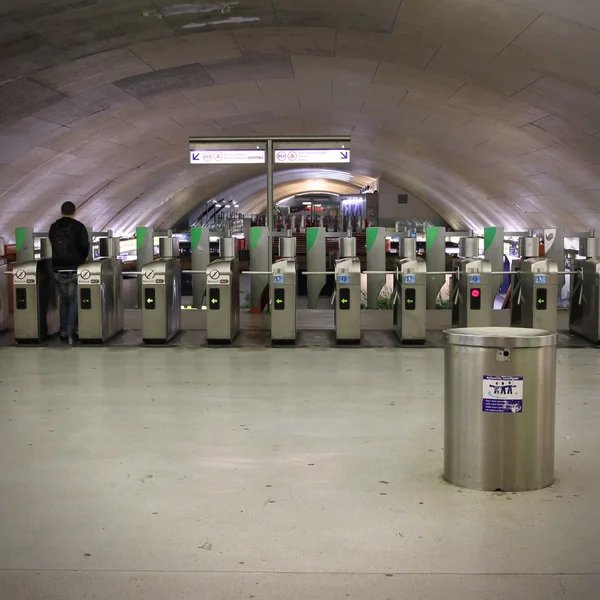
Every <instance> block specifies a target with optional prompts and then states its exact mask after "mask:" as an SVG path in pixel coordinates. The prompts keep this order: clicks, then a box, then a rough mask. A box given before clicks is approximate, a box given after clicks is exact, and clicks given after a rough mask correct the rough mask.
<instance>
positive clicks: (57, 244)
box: [52, 226, 80, 264]
mask: <svg viewBox="0 0 600 600" xmlns="http://www.w3.org/2000/svg"><path fill="white" fill-rule="evenodd" d="M52 257H53V258H55V259H56V260H57V261H59V262H62V263H73V264H78V263H79V258H80V257H79V252H78V250H77V241H76V238H75V232H74V231H73V229H72V227H69V226H67V227H61V228H60V229H58V228H57V230H56V232H55V234H54V239H53V240H52Z"/></svg>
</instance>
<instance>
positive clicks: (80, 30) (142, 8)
mask: <svg viewBox="0 0 600 600" xmlns="http://www.w3.org/2000/svg"><path fill="white" fill-rule="evenodd" d="M152 8H153V5H152V2H151V0H126V1H124V0H102V2H88V1H84V2H81V1H76V0H62V1H59V2H45V3H44V4H41V5H39V6H35V7H31V8H29V9H25V10H20V11H18V12H17V13H16V16H17V18H18V20H19V21H20V22H21V23H23V24H24V25H25V26H26V27H27V28H28V29H30V30H31V31H34V32H36V33H38V34H39V35H40V36H42V37H43V38H44V39H46V40H47V41H48V42H49V43H50V44H51V45H52V46H54V47H56V48H62V49H69V50H70V51H73V53H74V55H78V56H87V55H89V54H92V53H96V52H105V51H107V50H112V49H115V48H121V47H123V46H127V45H128V44H133V43H135V42H142V41H145V40H151V39H157V38H162V37H167V36H172V35H174V32H173V30H172V29H171V27H169V25H168V23H166V22H165V21H164V20H162V19H152V18H146V17H144V16H143V14H142V13H144V12H148V11H149V10H151V9H152Z"/></svg>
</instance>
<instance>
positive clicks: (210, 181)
mask: <svg viewBox="0 0 600 600" xmlns="http://www.w3.org/2000/svg"><path fill="white" fill-rule="evenodd" d="M599 59H600V2H598V1H597V0H506V1H501V0H369V1H368V2H367V1H365V0H231V1H224V2H219V1H216V0H213V1H208V0H206V1H198V0H187V2H186V0H180V2H179V3H177V2H176V0H175V1H174V0H0V166H1V170H0V235H4V236H6V237H7V238H9V239H11V238H13V237H14V233H13V230H14V228H15V227H16V226H19V225H33V226H35V227H36V228H38V229H45V228H46V227H47V226H48V224H49V223H50V222H51V221H52V220H53V219H54V218H55V216H56V211H57V210H58V207H59V206H60V204H61V202H63V201H64V200H65V199H72V200H73V201H75V203H76V204H80V205H83V210H82V215H83V218H84V219H85V220H86V221H88V222H89V223H90V224H92V225H93V226H94V227H95V228H96V229H104V228H107V227H112V228H114V229H115V230H116V231H119V232H122V233H126V232H128V231H131V229H132V228H133V226H135V225H154V226H155V227H160V228H164V227H168V226H169V225H172V224H173V223H176V222H177V221H179V220H180V219H181V218H182V217H184V216H185V215H186V214H187V213H188V212H190V211H191V210H192V209H194V207H196V206H198V205H199V204H201V203H202V202H204V201H206V200H207V199H209V198H211V197H213V196H215V195H216V194H219V193H224V192H226V191H227V190H231V189H237V193H238V194H241V195H242V196H243V195H244V194H245V193H246V192H244V189H245V188H244V186H242V187H241V188H236V185H237V184H239V183H240V182H243V181H244V180H248V179H252V178H254V177H256V176H257V175H259V174H260V169H258V170H257V169H255V168H245V167H242V168H239V167H221V168H220V169H218V168H214V167H191V166H190V165H189V164H188V153H187V138H188V136H190V135H194V136H202V135H220V136H223V135H230V134H231V135H254V134H257V135H265V134H291V135H301V134H316V135H319V134H320V135H322V134H325V133H331V134H351V135H352V138H353V146H352V147H353V162H352V164H351V165H350V167H349V172H350V173H351V175H352V176H348V184H350V185H352V184H356V185H359V183H358V182H359V180H360V181H368V180H370V179H371V178H375V177H379V176H383V177H385V178H386V179H389V180H390V181H392V182H394V183H396V184H398V185H400V186H403V187H404V188H405V189H407V190H408V191H410V192H412V193H413V194H415V195H417V196H419V197H420V198H422V199H423V200H425V201H426V202H427V203H429V204H430V205H431V206H432V207H434V208H435V209H436V210H438V212H439V213H440V214H441V215H442V216H443V217H444V218H445V219H446V220H447V221H448V222H449V223H451V224H453V225H455V226H456V227H464V226H469V227H473V228H475V229H480V228H481V227H483V226H485V225H488V224H490V225H491V224H499V225H504V226H506V227H507V228H509V229H522V228H526V227H537V226H550V225H557V226H562V227H564V228H566V229H572V230H581V229H587V228H591V227H596V228H598V229H600V139H599V137H598V136H599V134H600V97H599V96H598V93H599V92H600V69H598V64H599ZM319 173H320V172H319V171H314V172H312V175H313V176H321V175H319ZM332 173H333V172H332ZM337 173H338V174H339V171H337ZM283 176H284V174H281V175H280V177H283ZM330 176H331V181H332V183H331V185H332V186H334V185H339V179H340V177H339V175H338V176H335V177H334V176H333V175H332V174H331V173H329V174H328V173H326V172H325V173H323V175H322V178H323V179H325V180H326V181H329V180H330V179H329V178H330ZM298 177H299V178H301V176H300V175H298ZM282 181H283V180H282ZM335 181H338V183H337V184H335ZM248 185H249V187H248V188H247V189H248V191H247V193H246V196H247V199H248V201H249V203H250V204H249V206H250V205H251V206H252V207H253V208H255V207H256V206H257V203H258V204H260V203H261V196H260V190H258V191H257V190H256V189H255V186H254V187H253V186H252V185H250V184H248ZM286 185H288V186H289V185H290V184H289V182H288V183H287V184H286ZM300 187H301V186H300ZM297 188H298V186H296V187H294V189H297ZM350 189H351V188H350ZM241 199H246V198H241Z"/></svg>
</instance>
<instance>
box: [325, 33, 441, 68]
mask: <svg viewBox="0 0 600 600" xmlns="http://www.w3.org/2000/svg"><path fill="white" fill-rule="evenodd" d="M438 48H439V45H438V44H437V43H434V42H432V41H431V40H426V39H425V38H424V37H423V36H422V35H421V34H420V33H417V32H414V31H401V32H398V34H397V35H393V36H392V35H389V34H388V33H369V32H363V33H361V34H360V35H357V34H356V32H355V31H339V32H338V34H337V38H336V46H335V55H336V56H339V57H342V58H360V59H367V60H374V61H377V62H379V61H382V62H388V63H398V64H401V65H406V66H408V67H415V68H417V69H424V68H425V67H426V66H427V64H428V63H429V61H430V60H431V58H432V57H433V56H434V54H435V53H436V51H437V50H438Z"/></svg>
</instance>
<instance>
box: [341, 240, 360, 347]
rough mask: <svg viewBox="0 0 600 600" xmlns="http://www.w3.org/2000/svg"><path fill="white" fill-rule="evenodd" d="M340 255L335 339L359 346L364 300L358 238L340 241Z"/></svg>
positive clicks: (342, 342)
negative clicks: (357, 246)
mask: <svg viewBox="0 0 600 600" xmlns="http://www.w3.org/2000/svg"><path fill="white" fill-rule="evenodd" d="M348 234H349V236H350V235H351V232H348ZM339 256H340V258H339V259H338V260H336V263H335V292H334V302H335V338H336V341H337V343H338V344H359V343H360V311H361V300H362V297H361V287H360V276H361V270H360V259H359V258H358V257H357V256H356V238H353V237H345V238H340V239H339Z"/></svg>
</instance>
